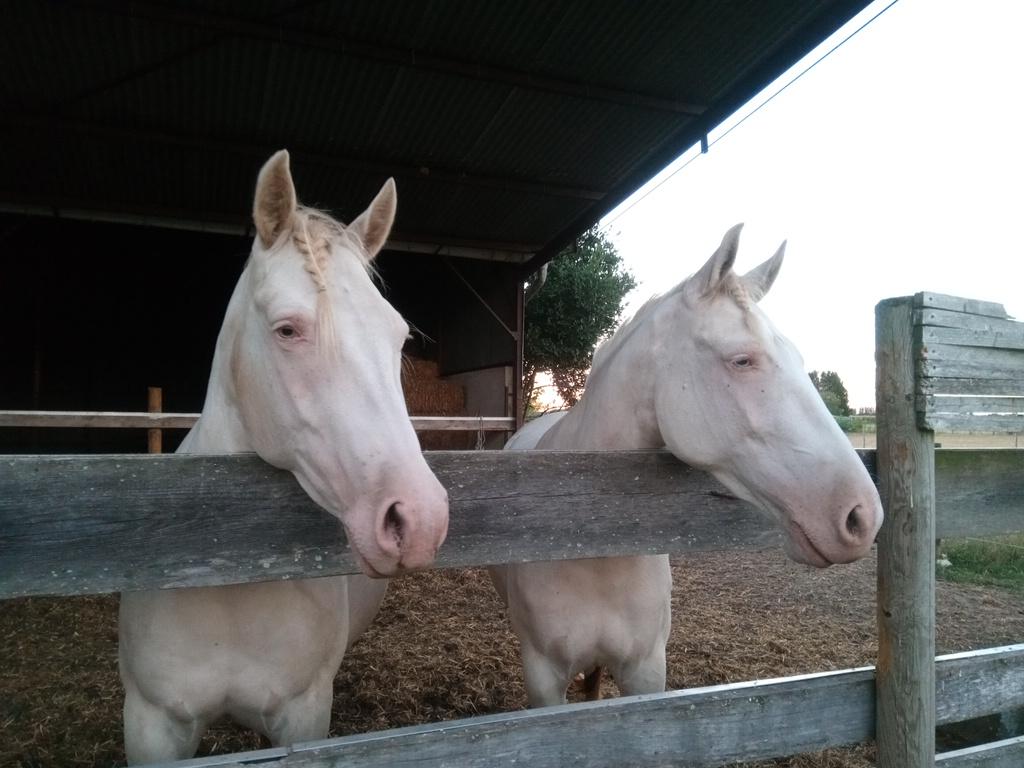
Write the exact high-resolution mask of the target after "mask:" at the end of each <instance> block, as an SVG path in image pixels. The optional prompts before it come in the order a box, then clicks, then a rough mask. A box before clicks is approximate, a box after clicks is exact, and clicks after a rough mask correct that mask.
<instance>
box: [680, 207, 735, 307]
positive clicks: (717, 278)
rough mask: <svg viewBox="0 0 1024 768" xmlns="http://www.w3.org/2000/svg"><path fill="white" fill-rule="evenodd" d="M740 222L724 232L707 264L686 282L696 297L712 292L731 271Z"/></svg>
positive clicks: (708, 294)
mask: <svg viewBox="0 0 1024 768" xmlns="http://www.w3.org/2000/svg"><path fill="white" fill-rule="evenodd" d="M742 229H743V225H742V224H737V225H736V226H734V227H732V228H731V229H730V230H729V231H728V232H726V233H725V237H723V238H722V244H721V245H720V246H718V250H717V251H715V252H714V253H713V254H712V256H711V258H710V259H708V261H707V264H705V265H704V266H703V267H701V268H700V271H698V272H697V273H696V274H695V275H694V276H693V277H691V278H690V280H689V281H687V282H688V284H689V285H691V286H693V289H692V290H693V291H694V292H695V294H696V297H697V298H703V297H706V296H710V295H711V294H712V293H714V292H715V291H716V290H717V288H718V286H719V285H720V284H721V282H722V280H723V279H724V278H725V276H726V275H728V274H729V272H730V271H732V265H733V263H734V262H735V261H736V252H737V251H738V250H739V247H740V231H741V230H742Z"/></svg>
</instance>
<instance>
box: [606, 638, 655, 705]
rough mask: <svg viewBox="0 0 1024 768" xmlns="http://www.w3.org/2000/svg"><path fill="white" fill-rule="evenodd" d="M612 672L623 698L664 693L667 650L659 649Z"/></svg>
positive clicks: (623, 664)
mask: <svg viewBox="0 0 1024 768" xmlns="http://www.w3.org/2000/svg"><path fill="white" fill-rule="evenodd" d="M618 667H619V668H618V669H616V670H612V675H613V677H614V678H615V682H616V683H618V685H619V690H620V691H621V692H622V695H623V696H633V695H635V694H638V693H662V692H663V691H664V690H665V649H664V647H659V648H657V649H655V650H654V651H653V652H652V653H650V654H649V655H648V656H646V657H645V658H642V659H637V660H630V661H628V662H625V663H620V664H619V665H618Z"/></svg>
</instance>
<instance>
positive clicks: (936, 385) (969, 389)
mask: <svg viewBox="0 0 1024 768" xmlns="http://www.w3.org/2000/svg"><path fill="white" fill-rule="evenodd" d="M917 395H918V396H928V395H984V396H989V395H997V396H1004V397H1020V396H1021V395H1024V386H1022V383H1021V380H1020V377H1019V376H1017V377H1016V378H1013V377H1011V378H1005V379H991V378H971V377H970V376H947V377H945V378H941V379H920V380H918V382H917Z"/></svg>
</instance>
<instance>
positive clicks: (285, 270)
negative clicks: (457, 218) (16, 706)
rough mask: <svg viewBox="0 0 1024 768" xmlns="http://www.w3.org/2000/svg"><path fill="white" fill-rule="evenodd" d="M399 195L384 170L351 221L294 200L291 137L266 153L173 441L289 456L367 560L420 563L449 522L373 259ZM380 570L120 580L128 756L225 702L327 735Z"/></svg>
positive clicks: (139, 755) (265, 726)
mask: <svg viewBox="0 0 1024 768" xmlns="http://www.w3.org/2000/svg"><path fill="white" fill-rule="evenodd" d="M395 201H396V195H395V185H394V182H393V181H391V180H388V181H387V182H386V183H385V184H384V187H383V188H382V189H381V191H380V192H379V193H378V194H377V197H376V198H375V199H374V200H373V202H372V203H371V204H370V206H369V208H367V209H366V211H364V212H363V213H362V214H361V215H360V216H359V217H358V218H357V219H356V220H355V221H353V222H352V223H351V224H350V225H349V226H347V227H345V226H343V225H341V224H340V223H338V222H336V221H334V220H333V219H331V218H329V217H327V216H326V215H324V214H322V213H319V212H316V211H313V210H310V209H305V208H301V207H299V206H298V205H297V203H296V198H295V188H294V185H293V183H292V178H291V173H290V170H289V162H288V154H287V152H285V151H281V152H278V153H277V154H275V155H274V156H273V157H271V158H270V160H269V161H267V163H266V165H264V167H263V169H262V170H261V171H260V174H259V179H258V181H257V184H256V196H255V204H254V212H253V216H254V219H255V224H256V230H257V233H258V237H257V238H256V240H255V242H254V244H253V249H252V255H251V257H250V259H249V261H248V263H247V265H246V267H245V269H244V271H243V272H242V276H241V278H240V279H239V281H238V285H237V286H236V288H235V291H234V294H233V295H232V297H231V301H230V303H229V305H228V309H227V314H226V315H225V318H224V324H223V327H222V328H221V331H220V336H219V338H218V340H217V347H216V351H215V353H214V359H213V370H212V372H211V374H210V383H209V387H208V390H207V395H206V403H205V405H204V407H203V412H202V415H201V417H200V419H199V421H198V422H197V423H196V425H195V427H194V428H193V429H192V431H191V432H190V433H189V434H188V436H187V437H186V438H185V441H184V442H183V443H182V445H181V448H180V449H179V452H181V453H210V454H225V453H241V452H246V451H255V452H256V453H257V454H258V455H259V456H261V457H262V458H263V459H264V460H266V461H267V462H269V463H270V464H273V465H274V466H277V467H281V468H283V469H287V470H289V471H290V472H292V473H293V474H294V475H295V478H296V479H297V480H298V482H299V484H300V485H301V486H302V488H303V489H305V491H306V493H308V494H309V496H310V497H311V498H312V499H313V500H314V501H315V502H316V503H317V504H319V505H320V506H321V507H323V508H324V509H326V510H327V511H328V512H330V513H331V514H333V515H335V516H336V517H338V518H340V520H341V522H342V523H343V525H344V528H345V532H346V534H347V536H348V541H349V543H350V545H351V547H352V549H353V550H354V552H355V553H356V555H357V558H358V560H359V562H360V564H361V566H362V568H363V570H364V571H365V572H366V573H367V574H369V575H371V576H388V575H392V574H395V573H397V572H399V571H401V570H403V569H405V568H415V567H418V566H423V565H427V564H429V563H430V562H431V561H432V560H433V559H434V555H435V553H436V551H437V548H438V547H439V546H440V545H441V542H442V541H443V540H444V537H445V533H446V532H447V527H448V498H447V494H446V493H445V490H444V488H442V487H441V485H440V483H439V482H438V481H437V478H435V477H434V475H433V473H432V472H431V471H430V469H429V468H428V467H427V464H426V462H425V461H424V460H423V455H422V454H421V452H420V449H419V444H418V442H417V440H416V435H415V433H414V432H413V429H412V426H411V424H410V421H409V416H408V412H407V410H406V407H405V402H404V399H403V396H402V386H401V383H400V364H401V349H402V345H403V343H404V341H405V339H406V337H407V335H408V332H409V329H408V326H407V325H406V324H405V322H404V321H403V320H402V318H401V317H400V316H399V314H398V313H397V312H396V311H395V310H394V309H393V308H392V307H391V305H389V304H388V303H387V301H385V300H384V298H383V297H382V296H381V295H380V292H379V291H378V290H377V288H376V287H375V286H374V284H373V281H372V279H371V275H370V269H371V267H370V263H371V261H372V259H373V258H374V256H375V255H376V254H377V252H378V251H379V250H380V249H381V247H382V246H383V245H384V242H385V240H386V239H387V236H388V232H389V231H390V229H391V224H392V222H393V220H394V214H395ZM386 586H387V582H386V581H384V580H371V579H368V578H366V577H365V576H361V575H360V576H350V577H334V578H321V579H310V580H303V581H277V582H266V583H261V584H239V585H232V586H224V587H209V588H200V589H177V590H163V591H153V592H134V593H126V594H123V595H122V596H121V615H120V659H119V660H120V669H121V679H122V681H123V682H124V687H125V704H124V729H125V751H126V753H127V756H128V761H129V762H131V763H138V762H154V761H163V760H173V759H180V758H184V757H190V756H192V755H193V754H194V753H195V750H196V747H197V745H198V743H199V739H200V737H201V735H202V734H203V732H204V731H205V729H206V727H207V726H208V724H209V723H210V722H211V721H212V720H214V719H216V718H218V717H220V716H221V715H224V714H227V715H230V716H231V717H233V718H234V719H235V720H237V721H238V722H240V723H242V724H243V725H245V726H247V727H250V728H253V729H255V730H257V731H260V732H262V733H264V734H266V735H267V736H269V737H270V739H271V740H272V741H273V742H274V743H275V744H289V743H293V742H295V741H303V740H308V739H318V738H324V737H326V735H327V729H328V725H329V722H330V714H331V702H332V698H333V695H332V693H333V691H332V684H333V680H334V676H335V674H336V673H337V670H338V666H339V664H340V663H341V659H342V656H343V655H344V654H345V651H346V650H347V649H348V647H349V646H350V645H351V644H352V642H353V641H354V640H355V639H356V638H357V637H358V636H359V635H360V633H362V632H363V630H364V629H365V628H366V627H367V625H368V624H369V623H370V621H371V620H372V619H373V617H374V616H375V615H376V612H377V609H378V607H379V606H380V601H381V600H382V599H383V596H384V590H385V589H386Z"/></svg>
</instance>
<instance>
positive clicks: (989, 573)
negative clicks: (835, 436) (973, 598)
mask: <svg viewBox="0 0 1024 768" xmlns="http://www.w3.org/2000/svg"><path fill="white" fill-rule="evenodd" d="M871 427H872V428H873V427H874V424H871ZM846 435H847V437H849V439H850V443H851V444H852V445H853V447H854V448H868V449H873V448H875V433H874V431H871V432H847V433H846ZM935 442H936V444H937V445H941V446H942V447H943V448H1021V449H1024V439H1021V436H1020V435H1008V434H1005V433H1003V434H991V433H988V434H978V433H975V434H953V433H947V432H942V433H937V434H936V435H935ZM939 552H940V553H941V557H940V563H939V569H938V575H939V578H941V579H943V580H945V581H955V582H960V583H962V584H978V585H981V586H986V587H1000V588H1002V589H1009V590H1011V591H1013V592H1016V593H1017V594H1024V534H1016V535H1011V536H991V537H987V538H984V539H982V538H966V539H944V540H943V541H942V543H941V544H940V545H939Z"/></svg>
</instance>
